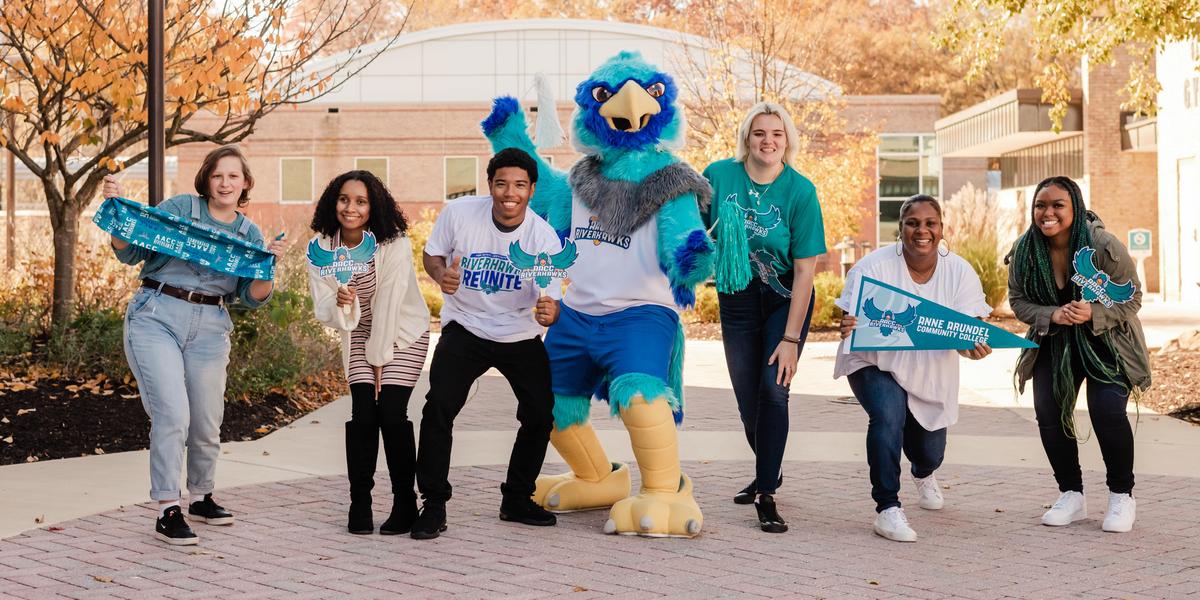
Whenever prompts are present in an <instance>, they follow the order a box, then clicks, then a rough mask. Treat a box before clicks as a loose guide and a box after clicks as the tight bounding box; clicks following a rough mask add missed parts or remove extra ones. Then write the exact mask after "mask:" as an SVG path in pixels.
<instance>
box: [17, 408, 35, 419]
mask: <svg viewBox="0 0 1200 600" xmlns="http://www.w3.org/2000/svg"><path fill="white" fill-rule="evenodd" d="M31 412H37V409H36V408H18V409H17V416H18V417H20V416H22V415H27V414H29V413H31Z"/></svg>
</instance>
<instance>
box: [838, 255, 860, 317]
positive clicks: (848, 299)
mask: <svg viewBox="0 0 1200 600" xmlns="http://www.w3.org/2000/svg"><path fill="white" fill-rule="evenodd" d="M862 275H863V274H862V272H861V270H860V269H859V268H858V266H854V267H851V268H850V271H849V272H848V273H846V285H845V286H843V287H842V295H841V296H839V297H838V299H837V300H834V301H833V303H834V305H835V306H837V307H838V308H840V309H842V310H844V311H846V314H850V315H853V314H854V303H855V301H856V300H857V298H858V287H859V286H860V285H861V284H862Z"/></svg>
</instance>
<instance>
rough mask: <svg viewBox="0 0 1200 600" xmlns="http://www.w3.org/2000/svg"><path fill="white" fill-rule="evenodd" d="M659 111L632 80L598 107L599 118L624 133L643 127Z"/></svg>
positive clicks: (647, 93) (647, 95) (645, 92)
mask: <svg viewBox="0 0 1200 600" xmlns="http://www.w3.org/2000/svg"><path fill="white" fill-rule="evenodd" d="M661 111H662V107H661V106H659V105H658V101H657V100H655V99H654V97H653V96H651V95H650V94H649V92H647V91H646V90H644V89H642V86H641V85H639V84H638V83H637V82H636V81H633V80H629V81H626V82H625V85H623V86H621V89H620V91H618V92H617V93H616V95H614V96H613V97H612V98H609V99H608V101H607V102H605V103H604V104H602V105H601V106H600V116H602V117H604V119H605V120H606V121H608V126H609V127H611V128H613V129H616V130H617V131H624V132H626V133H634V132H636V131H638V130H640V129H641V128H643V127H645V126H646V124H647V123H649V122H650V117H652V116H654V115H657V114H658V113H659V112H661Z"/></svg>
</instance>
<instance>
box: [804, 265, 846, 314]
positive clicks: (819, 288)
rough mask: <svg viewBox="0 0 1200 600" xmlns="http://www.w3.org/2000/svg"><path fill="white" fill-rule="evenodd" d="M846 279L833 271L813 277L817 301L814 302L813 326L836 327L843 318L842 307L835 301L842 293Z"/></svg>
mask: <svg viewBox="0 0 1200 600" xmlns="http://www.w3.org/2000/svg"><path fill="white" fill-rule="evenodd" d="M845 286H846V281H845V280H844V279H842V277H841V276H840V275H838V274H837V273H834V272H832V271H825V272H822V273H817V276H816V277H814V278H813V291H814V292H816V301H815V302H814V303H813V316H812V326H813V327H836V326H837V325H838V322H839V321H840V320H841V318H842V309H840V308H838V307H837V305H835V304H834V303H833V301H834V300H837V299H838V297H839V296H841V295H842V288H844V287H845Z"/></svg>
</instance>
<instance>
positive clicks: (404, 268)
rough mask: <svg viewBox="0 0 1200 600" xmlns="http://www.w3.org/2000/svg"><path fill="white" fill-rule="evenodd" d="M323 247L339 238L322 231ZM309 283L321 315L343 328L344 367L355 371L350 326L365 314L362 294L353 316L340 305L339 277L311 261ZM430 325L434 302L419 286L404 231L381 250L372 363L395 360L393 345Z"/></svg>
mask: <svg viewBox="0 0 1200 600" xmlns="http://www.w3.org/2000/svg"><path fill="white" fill-rule="evenodd" d="M317 239H318V240H320V241H319V243H320V244H321V247H323V248H325V249H326V250H331V249H332V245H333V240H332V239H331V238H329V237H326V236H323V235H318V236H317ZM308 286H309V289H310V290H311V292H312V299H313V311H314V312H315V313H316V317H317V320H318V321H320V322H321V323H323V324H324V325H326V326H327V327H332V328H334V329H337V330H338V331H340V332H341V333H342V369H343V370H344V371H345V372H346V375H347V377H348V376H349V374H350V332H351V331H353V330H354V328H355V327H358V320H359V319H360V318H361V317H362V310H361V308H360V306H359V301H360V300H359V298H357V297H356V298H355V299H354V305H353V307H352V309H351V311H350V316H349V317H347V316H346V313H344V312H342V309H341V307H339V306H338V305H337V290H338V282H337V280H336V279H334V278H332V277H321V275H320V272H319V271H318V270H317V268H316V267H313V266H312V265H309V268H308ZM426 331H429V307H428V306H425V299H424V298H423V297H422V296H421V290H420V288H418V287H417V273H416V270H415V269H413V255H412V242H411V241H409V239H408V236H401V237H398V238H396V239H393V240H392V241H390V242H387V243H385V244H380V245H379V248H378V249H376V251H375V295H374V296H373V297H372V298H371V335H370V337H368V338H367V347H366V355H367V363H368V364H371V365H373V366H376V367H381V366H383V365H386V364H387V363H389V362H391V361H392V358H393V350H392V349H393V348H394V347H397V346H398V347H400V348H405V347H407V346H408V345H410V344H412V343H413V342H415V341H417V338H419V337H421V334H423V333H425V332H426Z"/></svg>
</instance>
